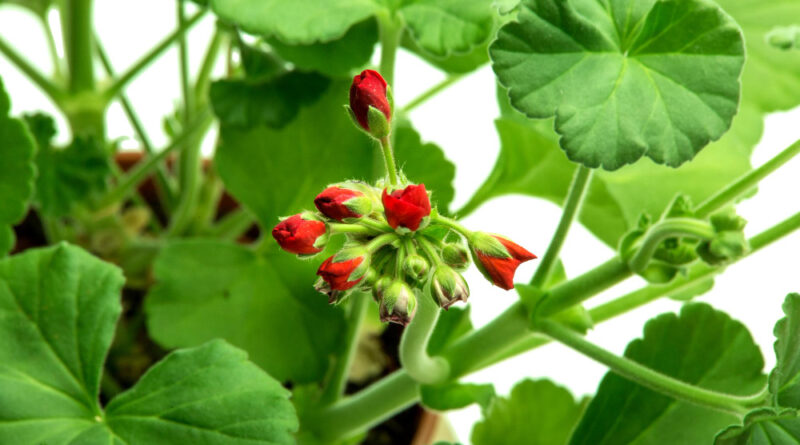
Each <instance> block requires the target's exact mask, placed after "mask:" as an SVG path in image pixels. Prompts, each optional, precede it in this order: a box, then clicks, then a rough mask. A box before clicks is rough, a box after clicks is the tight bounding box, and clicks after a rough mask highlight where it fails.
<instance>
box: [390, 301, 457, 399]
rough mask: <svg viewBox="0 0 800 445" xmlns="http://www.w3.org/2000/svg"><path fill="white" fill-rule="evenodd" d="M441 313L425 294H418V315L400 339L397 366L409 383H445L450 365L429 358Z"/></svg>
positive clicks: (437, 358) (444, 361) (439, 359)
mask: <svg viewBox="0 0 800 445" xmlns="http://www.w3.org/2000/svg"><path fill="white" fill-rule="evenodd" d="M440 311H441V309H440V308H439V306H438V305H437V304H436V302H435V301H434V300H433V298H432V297H431V295H430V294H429V293H428V292H427V291H423V292H421V293H420V294H418V301H417V313H416V314H415V315H414V318H413V319H412V320H411V322H410V323H409V324H408V326H406V328H405V330H404V331H403V336H402V338H401V339H400V350H399V355H400V364H401V365H402V366H403V369H405V370H406V372H407V373H408V375H409V376H411V378H412V379H414V380H416V381H418V382H420V383H423V384H428V385H435V384H437V383H442V382H444V381H446V380H447V377H448V376H449V374H450V364H449V363H447V360H445V359H444V358H442V357H431V356H430V355H428V341H429V340H430V338H431V334H432V333H433V329H434V327H436V322H437V321H438V320H439V313H440Z"/></svg>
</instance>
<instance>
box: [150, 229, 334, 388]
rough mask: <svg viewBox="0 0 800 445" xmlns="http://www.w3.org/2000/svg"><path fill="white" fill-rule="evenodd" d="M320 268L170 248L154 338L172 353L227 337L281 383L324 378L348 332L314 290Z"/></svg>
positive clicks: (233, 249)
mask: <svg viewBox="0 0 800 445" xmlns="http://www.w3.org/2000/svg"><path fill="white" fill-rule="evenodd" d="M313 266H314V265H313V264H311V263H310V262H300V261H297V259H296V258H294V257H293V256H291V255H289V254H286V253H285V252H276V253H274V254H268V255H265V256H258V255H257V254H255V253H254V252H253V251H252V250H250V249H247V248H245V247H242V246H239V245H236V244H232V243H224V242H220V241H212V240H192V241H183V242H175V243H173V244H170V245H168V246H167V247H166V248H164V249H163V250H162V252H161V253H160V254H159V256H158V258H157V259H156V262H155V265H154V275H155V278H156V280H157V284H156V285H155V287H153V289H152V290H151V291H150V293H149V295H148V297H147V302H146V310H147V316H148V318H147V323H148V328H149V332H150V335H151V336H152V337H153V338H154V339H155V340H156V341H157V342H158V343H160V344H161V345H163V346H165V347H169V348H174V347H183V346H194V345H197V344H200V343H202V342H205V341H207V340H209V339H213V338H224V339H226V340H228V341H229V342H231V343H232V344H234V345H237V346H239V347H240V348H242V349H244V350H246V351H247V352H248V353H249V355H250V357H251V360H253V362H255V363H256V364H258V365H259V366H261V367H262V368H263V369H265V370H266V371H267V372H268V373H269V374H270V375H272V376H274V377H275V378H276V379H278V380H281V381H284V380H291V381H293V382H295V383H306V382H313V381H317V380H320V379H321V378H322V377H323V376H324V374H325V371H326V369H327V366H328V358H329V356H330V355H331V354H333V353H334V352H335V351H336V350H337V348H338V340H339V338H340V335H341V333H342V332H343V329H344V327H343V316H342V313H341V310H340V309H339V308H336V307H333V306H330V305H328V303H327V299H326V298H325V297H324V296H323V295H321V294H319V293H318V292H316V291H315V290H314V288H313V286H312V283H313V281H314V268H313Z"/></svg>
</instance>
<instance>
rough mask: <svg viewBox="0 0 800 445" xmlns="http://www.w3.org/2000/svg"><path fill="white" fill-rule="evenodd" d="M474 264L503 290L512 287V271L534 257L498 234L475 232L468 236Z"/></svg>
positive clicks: (534, 256)
mask: <svg viewBox="0 0 800 445" xmlns="http://www.w3.org/2000/svg"><path fill="white" fill-rule="evenodd" d="M470 245H471V247H472V252H473V255H474V257H475V259H476V261H475V265H476V266H478V269H479V270H480V271H481V273H482V274H483V276H484V277H486V279H487V280H489V281H491V282H492V284H494V285H495V286H499V287H501V288H503V289H505V290H510V289H513V288H514V273H515V272H516V271H517V267H519V265H520V264H522V263H524V262H525V261H528V260H532V259H534V258H536V255H534V254H532V253H530V252H528V251H527V250H525V248H523V247H522V246H520V245H518V244H516V243H514V242H513V241H511V240H509V239H506V238H504V237H502V236H499V235H491V234H488V233H483V232H475V233H473V235H472V237H471V238H470Z"/></svg>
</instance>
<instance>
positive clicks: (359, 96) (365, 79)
mask: <svg viewBox="0 0 800 445" xmlns="http://www.w3.org/2000/svg"><path fill="white" fill-rule="evenodd" d="M389 100H390V99H389V98H388V97H387V85H386V81H385V80H383V77H381V75H380V74H379V73H378V72H377V71H373V70H364V71H362V72H361V74H359V75H358V76H356V77H354V78H353V84H352V85H351V86H350V109H351V110H352V113H353V115H354V117H355V118H356V120H357V121H358V124H359V125H360V126H361V128H363V129H364V130H365V131H366V132H367V133H372V131H371V130H370V126H369V107H374V108H376V109H377V110H378V111H380V112H381V113H383V115H384V116H385V117H386V123H388V121H389V120H390V119H391V117H392V105H391V103H390V102H389ZM378 116H380V115H378Z"/></svg>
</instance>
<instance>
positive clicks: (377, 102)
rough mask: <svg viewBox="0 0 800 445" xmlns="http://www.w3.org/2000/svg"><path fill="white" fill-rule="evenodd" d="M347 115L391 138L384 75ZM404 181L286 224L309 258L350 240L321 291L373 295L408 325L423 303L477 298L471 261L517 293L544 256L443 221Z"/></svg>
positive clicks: (361, 92)
mask: <svg viewBox="0 0 800 445" xmlns="http://www.w3.org/2000/svg"><path fill="white" fill-rule="evenodd" d="M347 109H348V111H349V112H350V115H351V117H352V118H353V122H354V123H355V124H356V126H358V128H360V129H361V130H363V131H364V132H366V133H367V134H369V135H370V136H372V137H373V138H375V139H378V140H380V141H381V142H382V143H386V142H387V141H388V136H389V134H390V133H391V118H392V111H393V106H392V98H391V90H390V88H389V87H388V85H387V84H386V82H385V81H384V80H383V78H382V77H381V75H380V74H378V73H377V72H375V71H372V70H366V71H364V72H362V73H361V74H360V75H358V76H356V77H355V79H354V80H353V84H352V86H351V87H350V105H349V106H348V107H347ZM387 168H388V166H387ZM398 176H400V178H399V180H398V181H397V182H399V183H400V184H401V185H399V186H386V185H385V184H384V183H383V181H379V182H378V184H377V185H375V186H372V185H370V184H366V183H363V182H358V181H349V182H343V183H340V184H334V185H331V186H329V187H328V188H326V189H325V190H323V191H322V193H320V194H319V195H317V197H316V199H314V205H315V206H316V208H317V212H309V211H306V212H302V213H299V214H297V215H294V216H290V217H288V218H284V219H283V220H282V221H281V222H280V224H278V225H277V226H276V227H275V228H274V229H273V230H272V236H273V237H274V238H275V240H277V241H278V244H280V246H281V247H282V248H283V249H284V250H286V251H287V252H291V253H294V254H296V255H298V256H299V257H301V258H309V257H311V256H314V255H316V254H318V253H320V252H322V251H323V250H325V248H326V246H327V244H328V241H329V239H330V238H331V236H332V235H337V234H342V235H343V236H345V237H346V240H345V243H344V245H343V247H342V248H341V249H340V250H339V251H338V252H337V253H336V254H334V255H333V256H331V257H329V258H327V259H326V260H325V261H323V262H322V264H321V265H320V266H319V269H318V270H317V275H319V277H320V278H319V279H318V281H317V283H316V285H315V287H316V289H317V290H319V291H320V292H322V293H324V294H326V295H327V296H328V301H329V302H330V303H338V302H341V301H343V299H344V298H346V296H347V295H349V294H350V293H351V292H355V291H360V292H371V293H372V295H373V297H374V298H375V300H376V301H377V302H378V304H379V305H380V315H381V320H382V321H390V322H394V323H399V324H403V325H405V324H407V323H408V322H410V321H411V319H412V318H413V317H414V313H415V312H416V308H417V301H418V298H432V299H433V300H434V301H435V302H436V303H437V304H438V305H439V306H440V307H442V308H444V309H447V308H449V307H450V306H451V305H452V304H454V303H456V302H458V301H467V297H469V286H468V285H467V282H466V280H465V279H464V277H463V276H462V275H461V272H463V271H464V270H465V269H466V268H467V267H468V266H469V264H470V261H471V258H472V259H474V260H475V262H476V264H477V266H478V268H479V269H480V271H481V272H482V273H483V274H484V276H485V277H486V278H487V279H488V280H489V281H491V282H492V283H494V284H495V285H497V286H499V287H501V288H503V289H506V290H508V289H512V288H513V287H514V273H515V272H516V270H517V267H518V266H519V265H520V264H521V263H523V262H525V261H528V260H531V259H534V258H536V256H535V255H533V254H532V253H530V252H528V251H527V250H525V249H524V248H522V247H520V246H519V245H517V244H515V243H513V242H512V241H510V240H508V239H506V238H504V237H502V236H499V235H491V234H488V233H483V232H472V231H470V230H468V229H466V228H464V227H463V226H461V225H460V224H458V223H457V222H456V221H454V220H451V219H449V218H446V217H443V216H441V215H439V213H438V212H437V211H436V210H435V209H432V208H431V201H430V197H429V195H428V190H426V188H425V185H424V184H412V183H409V182H408V181H407V180H406V178H405V177H403V175H402V174H400V175H398Z"/></svg>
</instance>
